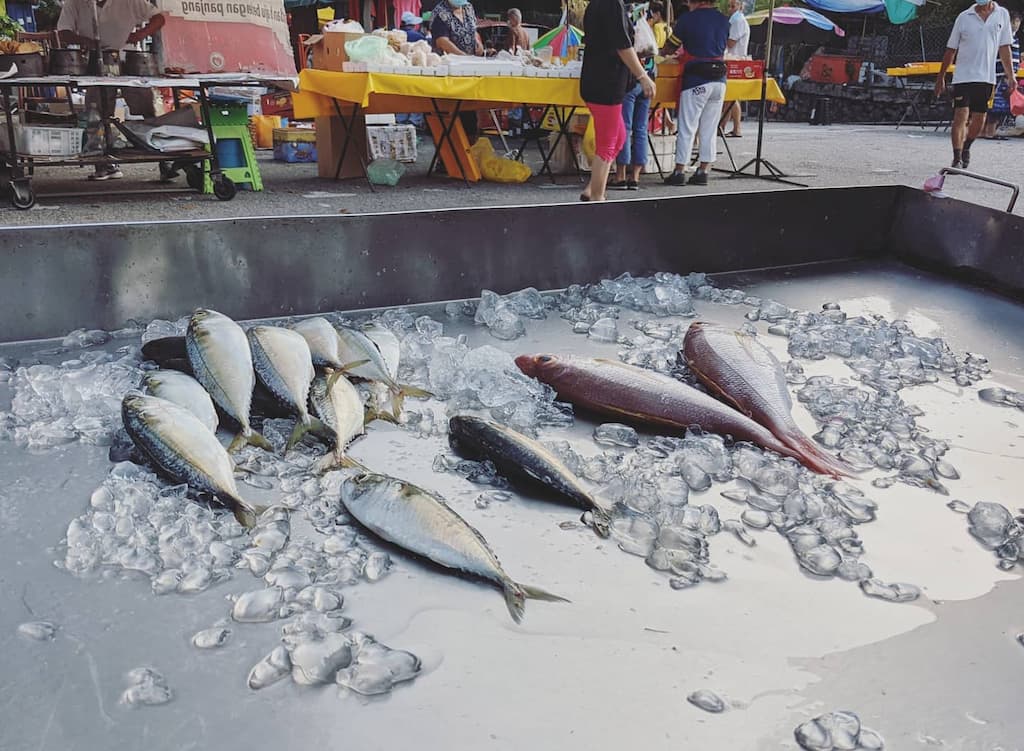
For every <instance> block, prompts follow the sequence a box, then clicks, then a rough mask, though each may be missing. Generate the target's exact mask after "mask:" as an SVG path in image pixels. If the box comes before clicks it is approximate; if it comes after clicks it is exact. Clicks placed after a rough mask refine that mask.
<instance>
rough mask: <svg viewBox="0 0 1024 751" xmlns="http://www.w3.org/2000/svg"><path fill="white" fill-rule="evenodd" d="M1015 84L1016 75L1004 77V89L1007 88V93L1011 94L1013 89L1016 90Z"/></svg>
mask: <svg viewBox="0 0 1024 751" xmlns="http://www.w3.org/2000/svg"><path fill="white" fill-rule="evenodd" d="M1017 86H1018V84H1017V77H1016V76H1007V77H1006V90H1007V92H1008V93H1010V94H1012V93H1013V92H1014V91H1016V90H1017Z"/></svg>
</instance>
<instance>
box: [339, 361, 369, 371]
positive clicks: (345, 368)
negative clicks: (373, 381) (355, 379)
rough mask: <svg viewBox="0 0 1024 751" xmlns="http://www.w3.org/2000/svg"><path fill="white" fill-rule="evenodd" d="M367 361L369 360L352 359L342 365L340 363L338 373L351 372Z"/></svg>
mask: <svg viewBox="0 0 1024 751" xmlns="http://www.w3.org/2000/svg"><path fill="white" fill-rule="evenodd" d="M368 362H370V361H369V360H353V361H352V362H347V363H345V364H344V365H342V366H341V367H340V368H338V372H339V373H351V372H352V371H353V370H355V369H356V368H360V367H362V366H363V365H366V363H368Z"/></svg>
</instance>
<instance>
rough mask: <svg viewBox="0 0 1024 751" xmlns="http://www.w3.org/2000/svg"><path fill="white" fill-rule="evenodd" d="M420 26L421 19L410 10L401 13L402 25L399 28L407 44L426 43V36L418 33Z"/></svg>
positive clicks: (420, 32)
mask: <svg viewBox="0 0 1024 751" xmlns="http://www.w3.org/2000/svg"><path fill="white" fill-rule="evenodd" d="M422 24H423V19H422V18H420V17H419V16H417V15H416V14H415V13H413V12H412V11H411V10H407V11H405V12H404V13H402V25H401V27H400V28H401V29H402V31H404V32H405V39H406V41H407V42H419V41H426V38H427V35H426V34H424V33H423V32H422V31H420V26H421V25H422Z"/></svg>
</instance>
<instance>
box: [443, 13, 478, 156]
mask: <svg viewBox="0 0 1024 751" xmlns="http://www.w3.org/2000/svg"><path fill="white" fill-rule="evenodd" d="M430 34H431V36H432V37H433V38H434V49H436V50H437V51H438V52H439V53H444V54H446V55H477V56H482V55H483V54H484V43H483V40H481V39H480V35H479V34H477V33H476V11H475V10H473V6H472V5H471V4H470V2H469V0H441V2H439V3H438V4H437V5H435V6H434V10H433V13H432V15H431V16H430ZM459 120H460V121H461V122H462V129H463V130H465V131H466V137H467V138H469V141H470V143H472V142H473V140H474V139H475V138H476V136H477V135H478V134H479V132H480V128H479V126H478V125H477V119H476V113H475V112H462V113H460V114H459Z"/></svg>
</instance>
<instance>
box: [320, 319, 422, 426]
mask: <svg viewBox="0 0 1024 751" xmlns="http://www.w3.org/2000/svg"><path fill="white" fill-rule="evenodd" d="M336 330H337V332H338V342H339V353H340V356H341V359H342V360H343V361H346V362H349V363H356V362H359V361H363V360H365V362H363V363H362V364H360V365H358V366H357V367H353V368H352V369H351V370H350V371H349V372H350V373H351V374H352V375H354V376H357V377H359V378H363V379H366V380H368V381H379V382H380V383H383V384H385V385H386V386H387V387H388V390H389V391H390V392H391V415H392V417H394V419H396V420H397V419H398V417H399V415H400V414H401V412H402V401H403V400H404V399H405V398H406V397H407V396H411V397H415V398H419V399H428V398H430V397H432V396H433V394H431V393H430V392H429V391H424V390H423V389H420V388H416V387H415V386H407V385H403V384H400V383H398V382H397V381H396V380H395V379H394V377H393V376H392V375H391V372H390V371H389V369H388V363H387V360H386V359H385V358H384V355H383V354H382V353H381V350H380V348H379V347H378V346H377V345H376V344H375V343H374V341H373V339H371V338H370V337H369V336H367V335H366V334H365V333H363V332H362V331H360V330H359V329H354V328H350V327H348V326H337V327H336Z"/></svg>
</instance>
